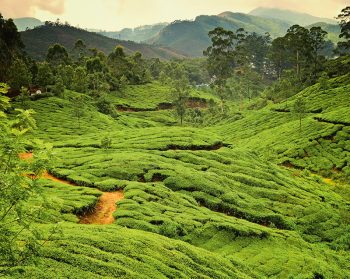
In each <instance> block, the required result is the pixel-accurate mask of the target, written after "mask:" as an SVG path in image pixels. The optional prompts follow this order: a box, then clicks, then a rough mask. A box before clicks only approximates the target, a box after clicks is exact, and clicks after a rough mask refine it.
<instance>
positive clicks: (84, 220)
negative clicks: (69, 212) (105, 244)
mask: <svg viewBox="0 0 350 279" xmlns="http://www.w3.org/2000/svg"><path fill="white" fill-rule="evenodd" d="M18 156H19V158H20V159H21V160H31V159H33V153H31V152H30V153H20V154H19V155H18ZM41 178H44V179H48V180H51V181H54V182H59V183H63V184H66V185H71V186H79V185H77V184H75V183H73V182H70V181H67V180H63V179H60V178H57V177H55V176H53V175H52V174H50V173H48V172H47V171H45V172H44V173H43V174H42V176H41ZM122 199H124V193H123V191H117V192H104V193H102V195H101V197H100V199H99V200H98V202H97V205H96V207H95V209H94V210H93V211H92V212H89V213H86V214H85V215H83V216H81V217H80V221H79V224H98V225H107V224H112V223H113V222H114V217H113V213H114V211H116V210H117V206H116V202H117V201H120V200H122Z"/></svg>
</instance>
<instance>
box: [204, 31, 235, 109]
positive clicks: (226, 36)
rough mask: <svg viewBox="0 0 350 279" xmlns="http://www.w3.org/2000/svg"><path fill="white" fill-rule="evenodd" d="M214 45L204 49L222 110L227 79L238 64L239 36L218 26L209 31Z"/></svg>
mask: <svg viewBox="0 0 350 279" xmlns="http://www.w3.org/2000/svg"><path fill="white" fill-rule="evenodd" d="M209 37H210V39H211V42H212V45H211V46H209V47H208V48H207V50H206V51H204V53H203V54H204V55H205V56H207V57H208V61H207V69H208V72H209V74H210V75H211V76H212V78H213V81H214V86H215V87H216V88H217V94H218V96H219V98H220V100H221V111H222V112H223V109H224V102H225V98H226V95H225V86H226V80H227V79H228V78H229V77H230V76H232V73H233V69H234V67H235V66H236V64H237V63H236V61H235V42H236V40H237V36H236V35H235V34H234V33H233V32H232V31H229V30H225V29H223V28H222V27H217V28H215V29H214V30H212V31H210V32H209Z"/></svg>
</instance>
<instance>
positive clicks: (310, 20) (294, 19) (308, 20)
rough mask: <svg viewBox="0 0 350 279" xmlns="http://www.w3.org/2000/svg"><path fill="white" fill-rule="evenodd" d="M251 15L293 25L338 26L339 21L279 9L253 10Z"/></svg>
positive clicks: (261, 8) (262, 8)
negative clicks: (323, 24) (317, 24)
mask: <svg viewBox="0 0 350 279" xmlns="http://www.w3.org/2000/svg"><path fill="white" fill-rule="evenodd" d="M248 14H249V15H254V16H260V17H264V18H274V19H280V20H283V21H287V22H290V23H291V24H299V25H303V26H306V25H311V24H314V23H318V22H325V23H328V24H337V21H336V20H334V19H330V18H322V17H316V16H313V15H310V14H308V13H300V12H297V11H293V10H288V9H278V8H267V7H258V8H256V9H254V10H252V11H251V12H250V13H248Z"/></svg>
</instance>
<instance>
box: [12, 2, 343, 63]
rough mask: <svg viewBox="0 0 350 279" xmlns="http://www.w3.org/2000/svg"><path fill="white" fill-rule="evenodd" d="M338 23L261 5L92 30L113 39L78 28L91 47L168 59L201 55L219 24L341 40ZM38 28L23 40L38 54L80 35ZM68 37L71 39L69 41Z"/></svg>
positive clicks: (29, 23) (21, 22) (24, 23)
mask: <svg viewBox="0 0 350 279" xmlns="http://www.w3.org/2000/svg"><path fill="white" fill-rule="evenodd" d="M15 23H16V25H17V27H18V28H19V30H20V31H23V30H26V29H27V28H29V29H31V28H33V27H35V26H39V25H42V24H43V23H42V22H41V21H40V20H37V19H35V18H19V19H15ZM336 23H337V22H336V21H335V20H333V19H328V18H320V17H316V16H313V15H309V14H305V13H299V12H296V11H291V10H280V9H274V8H262V7H260V8H256V9H254V10H253V11H251V12H250V13H249V14H245V13H235V12H230V11H227V12H223V13H221V14H219V15H199V16H197V17H196V18H195V19H194V20H176V21H174V22H172V23H157V24H153V25H145V26H139V27H136V28H124V29H122V30H120V31H113V32H109V31H101V30H99V31H98V30H95V29H94V30H89V31H94V32H96V33H98V34H100V35H103V36H104V37H108V38H110V39H113V40H108V39H107V38H105V39H102V38H101V37H97V34H96V33H84V34H83V33H82V31H83V30H81V29H79V30H80V33H81V36H83V37H85V40H86V41H87V42H89V43H88V44H89V45H90V46H91V47H97V48H99V49H101V50H103V51H105V52H108V51H110V50H111V49H113V47H114V46H115V44H121V45H123V46H124V47H126V49H127V51H128V50H130V51H135V50H140V49H141V52H142V53H143V54H144V55H145V56H151V55H154V56H155V57H158V58H162V59H169V58H173V57H181V56H189V57H200V56H202V54H203V50H205V49H206V48H207V47H208V46H209V44H210V39H209V37H208V32H209V31H211V30H213V29H214V28H216V27H223V28H225V29H229V30H237V29H238V28H244V29H245V30H246V31H248V32H255V33H258V34H265V33H266V32H268V33H269V34H270V35H271V37H272V38H276V37H279V36H283V35H284V34H285V33H286V31H287V30H288V28H289V27H290V26H291V25H293V24H299V25H303V26H306V27H312V26H321V27H322V28H323V29H324V30H326V31H327V32H328V33H329V34H328V39H329V40H331V41H332V42H338V41H339V33H340V29H339V26H338V25H336ZM43 30H44V29H42V30H41V31H43ZM56 31H57V32H56ZM36 32H37V31H34V32H29V31H28V32H27V33H24V34H23V38H24V41H25V42H26V43H27V44H28V50H27V51H28V52H29V53H30V54H33V55H34V57H36V58H39V57H40V56H41V57H42V55H43V52H42V50H41V48H42V47H44V48H45V51H46V47H47V46H48V45H49V44H50V43H55V42H59V43H62V44H63V45H67V46H69V47H70V46H71V44H72V42H73V41H74V40H76V39H79V38H78V37H76V36H78V35H79V34H78V33H79V32H73V31H72V29H70V31H69V34H67V35H63V34H62V32H63V30H54V32H53V34H48V37H49V38H51V39H46V38H45V39H44V41H41V44H40V45H39V44H38V38H39V37H43V36H40V34H37V33H36ZM85 32H86V31H85ZM58 33H59V34H60V35H58ZM73 33H74V34H73ZM79 36H80V35H79ZM68 38H70V39H68ZM33 40H34V42H33ZM55 40H58V41H55ZM39 41H40V40H39ZM67 41H70V43H68V42H67ZM126 41H129V42H126ZM131 41H132V42H137V43H141V42H142V43H143V44H142V46H141V45H136V44H133V43H131ZM147 45H151V46H147ZM170 49H171V50H170ZM173 52H174V53H173Z"/></svg>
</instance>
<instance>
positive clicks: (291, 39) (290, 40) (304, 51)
mask: <svg viewBox="0 0 350 279" xmlns="http://www.w3.org/2000/svg"><path fill="white" fill-rule="evenodd" d="M285 39H286V43H287V47H288V48H289V49H290V50H291V52H292V55H291V56H290V57H287V59H288V58H289V59H290V61H291V62H292V63H293V64H294V66H295V71H296V75H297V77H300V74H301V71H302V69H303V67H306V66H308V65H309V61H310V58H311V41H310V34H309V30H308V29H306V28H304V27H302V26H299V25H293V26H292V27H290V28H289V29H288V31H287V34H286V36H285Z"/></svg>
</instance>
